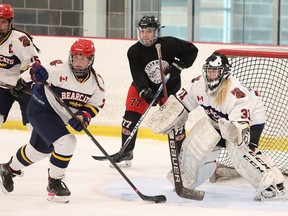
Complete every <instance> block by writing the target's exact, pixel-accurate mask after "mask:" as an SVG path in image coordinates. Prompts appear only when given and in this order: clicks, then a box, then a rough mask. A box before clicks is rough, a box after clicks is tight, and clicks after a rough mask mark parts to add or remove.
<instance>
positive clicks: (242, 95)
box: [231, 87, 246, 99]
mask: <svg viewBox="0 0 288 216" xmlns="http://www.w3.org/2000/svg"><path fill="white" fill-rule="evenodd" d="M231 93H232V94H233V95H234V96H236V98H237V99H240V98H245V97H246V94H245V93H244V92H243V91H241V90H240V89H239V88H238V87H236V88H234V89H233V90H232V91H231Z"/></svg>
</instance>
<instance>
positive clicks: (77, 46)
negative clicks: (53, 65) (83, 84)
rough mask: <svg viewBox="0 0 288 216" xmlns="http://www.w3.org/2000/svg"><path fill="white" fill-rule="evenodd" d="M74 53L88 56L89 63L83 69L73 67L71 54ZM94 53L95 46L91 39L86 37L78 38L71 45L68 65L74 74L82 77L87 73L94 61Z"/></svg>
mask: <svg viewBox="0 0 288 216" xmlns="http://www.w3.org/2000/svg"><path fill="white" fill-rule="evenodd" d="M74 55H82V56H87V57H88V58H89V60H90V61H89V64H88V65H87V67H86V68H85V69H83V70H79V69H76V68H74V66H73V56H74ZM94 55H95V47H94V43H93V42H92V41H91V40H87V39H78V40H77V41H76V42H74V44H73V45H72V46H71V49H70V55H69V66H70V68H71V70H72V71H73V73H74V75H75V76H78V77H82V76H85V75H87V74H88V73H89V71H90V70H91V68H92V66H93V63H94Z"/></svg>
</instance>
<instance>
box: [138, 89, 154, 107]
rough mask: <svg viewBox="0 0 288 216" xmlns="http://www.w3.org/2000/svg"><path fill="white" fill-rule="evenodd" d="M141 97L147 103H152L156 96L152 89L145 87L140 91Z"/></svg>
mask: <svg viewBox="0 0 288 216" xmlns="http://www.w3.org/2000/svg"><path fill="white" fill-rule="evenodd" d="M139 96H140V97H141V98H143V99H144V100H145V101H146V102H147V103H150V102H151V101H152V100H153V96H154V95H153V92H152V90H151V89H150V88H148V87H145V88H143V89H142V90H141V91H140V93H139Z"/></svg>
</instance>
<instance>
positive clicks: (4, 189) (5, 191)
mask: <svg viewBox="0 0 288 216" xmlns="http://www.w3.org/2000/svg"><path fill="white" fill-rule="evenodd" d="M0 189H1V190H2V192H3V193H4V194H8V193H9V192H8V191H7V190H6V188H5V187H4V185H3V182H2V180H1V178H0Z"/></svg>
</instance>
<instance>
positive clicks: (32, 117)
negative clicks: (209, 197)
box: [0, 39, 105, 202]
mask: <svg viewBox="0 0 288 216" xmlns="http://www.w3.org/2000/svg"><path fill="white" fill-rule="evenodd" d="M94 54H95V48H94V44H93V42H92V41H91V40H86V39H79V40H77V41H76V42H75V43H74V44H73V45H72V46H71V50H70V55H69V61H65V62H62V61H61V60H56V61H53V62H51V63H50V65H49V66H47V67H46V68H45V67H43V66H42V65H40V64H39V63H34V64H33V65H32V67H31V69H30V74H31V78H32V80H33V81H34V83H36V84H35V86H34V87H33V95H32V98H31V100H30V102H29V105H28V110H27V115H28V119H29V121H30V122H31V124H32V126H33V131H32V135H31V138H30V143H28V144H27V145H24V146H22V147H21V148H19V150H18V151H17V152H16V153H15V154H14V155H13V156H12V158H11V160H10V161H9V162H8V163H5V164H1V165H0V176H1V178H0V187H1V188H2V190H3V191H4V192H5V193H10V192H12V191H13V190H14V183H13V178H14V177H15V176H19V175H21V174H22V171H21V170H22V169H23V168H25V167H27V166H29V165H31V164H33V163H35V162H38V161H40V160H42V159H44V158H47V157H49V158H50V163H49V169H48V170H49V172H48V173H49V175H48V186H47V191H48V200H49V201H53V202H68V201H69V197H70V194H71V192H70V190H69V189H68V187H67V186H66V185H65V183H64V182H63V181H62V180H63V178H64V177H65V173H66V169H67V167H68V165H69V162H70V160H71V158H72V156H73V152H74V149H75V146H76V138H75V136H74V135H73V134H71V133H69V131H68V129H67V128H66V125H68V124H69V125H70V126H71V127H72V128H74V129H75V130H76V131H81V130H82V129H83V127H87V126H88V125H89V123H90V120H91V118H93V117H95V116H96V115H97V114H98V112H99V111H100V110H101V109H102V108H103V106H104V104H105V93H104V83H103V80H102V78H101V76H100V75H99V74H98V73H96V72H95V70H94V69H93V67H92V65H93V62H94ZM46 81H47V82H48V83H51V86H52V87H51V88H53V89H54V91H55V92H57V94H58V95H59V97H60V98H61V99H62V100H63V101H64V103H65V104H67V106H68V107H70V109H71V110H72V111H73V112H74V113H75V116H76V117H78V118H79V120H80V122H81V123H82V124H81V125H80V124H79V122H78V121H76V120H75V119H74V118H72V117H71V115H70V114H69V113H68V112H67V111H66V110H65V109H64V108H63V107H62V106H61V105H60V104H59V103H58V101H57V100H56V99H55V97H54V95H53V94H52V93H51V91H49V89H48V87H47V86H46V85H43V83H44V82H46Z"/></svg>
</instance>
